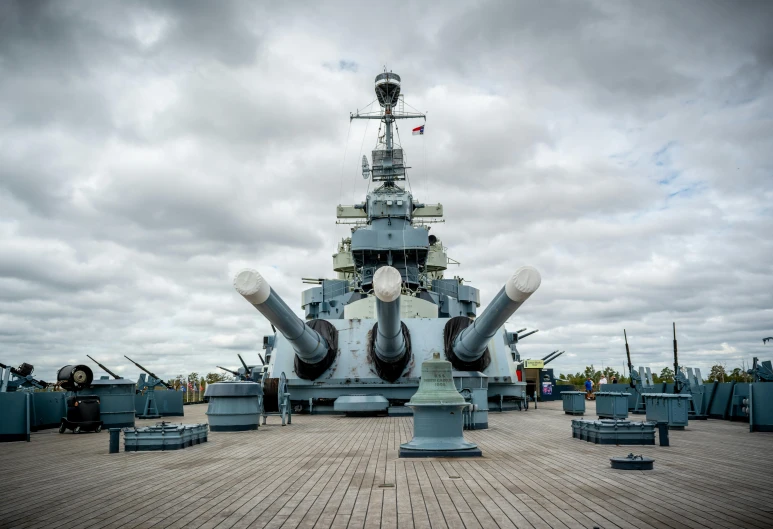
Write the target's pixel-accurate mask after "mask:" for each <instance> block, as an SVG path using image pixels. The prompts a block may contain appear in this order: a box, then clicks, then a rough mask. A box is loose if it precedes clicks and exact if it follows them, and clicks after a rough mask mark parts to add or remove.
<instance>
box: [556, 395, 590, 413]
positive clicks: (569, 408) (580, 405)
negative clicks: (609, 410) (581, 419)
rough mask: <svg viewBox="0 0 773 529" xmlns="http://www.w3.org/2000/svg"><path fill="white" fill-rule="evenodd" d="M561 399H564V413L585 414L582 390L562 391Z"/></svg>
mask: <svg viewBox="0 0 773 529" xmlns="http://www.w3.org/2000/svg"><path fill="white" fill-rule="evenodd" d="M561 399H563V401H564V413H566V414H567V415H584V414H585V392H584V391H562V392H561Z"/></svg>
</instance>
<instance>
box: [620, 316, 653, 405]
mask: <svg viewBox="0 0 773 529" xmlns="http://www.w3.org/2000/svg"><path fill="white" fill-rule="evenodd" d="M623 338H624V339H625V356H626V360H627V363H628V374H629V377H630V378H629V380H628V385H629V386H630V388H631V391H630V393H631V397H629V399H628V409H629V411H631V412H632V413H644V408H645V400H644V394H645V393H652V392H653V391H655V387H654V384H653V380H652V372H651V371H650V368H649V367H646V368H645V367H639V369H638V371H637V370H636V368H635V367H634V365H633V362H632V361H631V348H630V346H629V345H628V333H627V332H626V330H625V329H623Z"/></svg>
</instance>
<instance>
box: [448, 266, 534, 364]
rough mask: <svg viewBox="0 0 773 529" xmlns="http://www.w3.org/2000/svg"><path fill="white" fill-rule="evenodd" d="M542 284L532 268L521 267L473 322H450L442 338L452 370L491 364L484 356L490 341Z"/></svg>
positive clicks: (463, 319) (462, 320)
mask: <svg viewBox="0 0 773 529" xmlns="http://www.w3.org/2000/svg"><path fill="white" fill-rule="evenodd" d="M541 282H542V278H541V277H540V274H539V272H538V271H537V270H536V269H535V268H533V267H531V266H522V267H521V268H519V269H518V270H516V271H515V273H514V274H513V276H512V277H511V278H510V279H509V280H508V281H507V283H505V286H503V287H502V289H501V290H500V291H499V293H498V294H497V295H496V296H495V297H494V299H493V300H492V301H491V303H490V304H489V306H488V307H487V308H486V310H484V311H483V314H481V315H480V316H478V317H477V318H476V319H475V320H474V321H473V320H470V319H469V318H466V317H463V316H459V317H456V318H451V319H450V320H449V321H448V323H447V324H446V327H445V333H444V334H445V343H446V355H447V356H448V359H449V360H450V361H451V363H452V364H453V365H454V368H455V369H458V370H460V371H482V370H484V369H485V368H486V367H487V366H488V364H489V362H490V361H491V360H490V357H489V355H488V354H486V352H487V349H488V343H489V341H490V340H491V338H493V337H494V335H495V334H496V332H497V330H499V328H500V327H501V326H502V325H504V323H505V321H507V319H508V318H509V317H510V316H512V315H513V313H514V312H515V311H516V310H518V308H519V307H520V306H521V305H522V304H523V302H524V301H526V300H527V299H529V296H531V295H532V294H533V293H534V292H535V291H536V290H537V289H538V288H539V286H540V283H541Z"/></svg>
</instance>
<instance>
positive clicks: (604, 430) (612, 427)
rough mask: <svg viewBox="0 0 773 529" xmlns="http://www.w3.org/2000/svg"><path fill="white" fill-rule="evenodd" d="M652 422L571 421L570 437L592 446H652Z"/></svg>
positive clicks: (653, 437) (653, 426)
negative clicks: (592, 444)
mask: <svg viewBox="0 0 773 529" xmlns="http://www.w3.org/2000/svg"><path fill="white" fill-rule="evenodd" d="M655 426H656V423H654V422H637V421H628V420H621V421H618V420H614V419H601V420H598V421H588V420H584V419H572V437H574V438H575V439H582V440H583V441H588V442H590V443H594V444H615V445H654V444H655Z"/></svg>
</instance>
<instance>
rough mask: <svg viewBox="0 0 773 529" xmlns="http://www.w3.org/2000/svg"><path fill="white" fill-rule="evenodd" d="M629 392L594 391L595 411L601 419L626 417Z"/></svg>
mask: <svg viewBox="0 0 773 529" xmlns="http://www.w3.org/2000/svg"><path fill="white" fill-rule="evenodd" d="M630 395H631V394H630V393H617V392H611V391H597V392H596V413H597V414H598V416H599V417H600V418H602V419H627V418H628V397H630Z"/></svg>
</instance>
